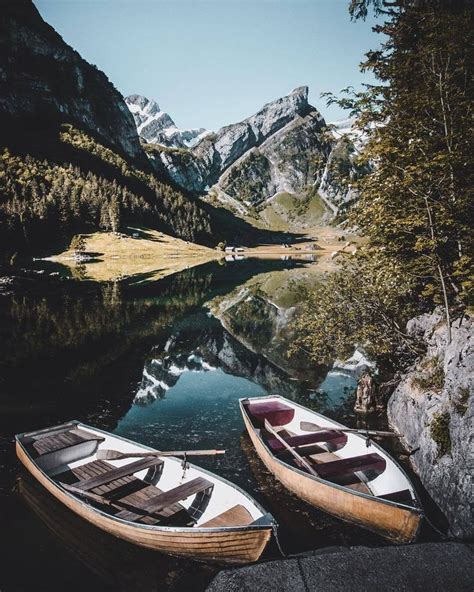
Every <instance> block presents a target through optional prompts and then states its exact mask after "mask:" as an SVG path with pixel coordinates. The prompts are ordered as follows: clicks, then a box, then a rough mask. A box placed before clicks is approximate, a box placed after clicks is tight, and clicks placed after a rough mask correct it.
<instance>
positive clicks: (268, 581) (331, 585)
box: [206, 543, 474, 592]
mask: <svg viewBox="0 0 474 592" xmlns="http://www.w3.org/2000/svg"><path fill="white" fill-rule="evenodd" d="M472 558H473V557H472V547H470V546H468V545H464V544H461V543H427V544H422V545H402V546H397V547H396V546H393V547H381V548H367V547H352V548H349V549H345V548H344V549H341V548H335V549H320V550H318V551H315V552H313V553H311V554H308V553H306V554H302V555H294V556H291V557H287V558H286V559H280V560H276V561H268V562H264V563H258V564H256V565H249V566H246V567H241V568H238V569H229V570H223V571H221V572H219V573H218V574H217V576H216V577H215V578H214V579H213V580H212V582H211V583H210V584H209V586H208V587H207V589H206V590H207V592H253V591H254V590H258V591H259V592H267V591H268V592H297V591H300V590H302V591H303V590H305V591H307V592H320V591H322V590H324V591H325V592H349V591H351V590H352V591H355V590H371V591H372V592H385V591H387V590H400V591H405V592H425V591H426V590H427V589H429V590H432V591H441V590H457V591H458V592H463V591H466V592H470V591H471V590H472V581H473V578H474V568H473V565H474V564H473V561H472Z"/></svg>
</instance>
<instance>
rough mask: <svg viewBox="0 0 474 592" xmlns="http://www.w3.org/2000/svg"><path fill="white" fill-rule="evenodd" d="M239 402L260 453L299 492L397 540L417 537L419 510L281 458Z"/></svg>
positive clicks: (331, 511)
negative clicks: (354, 489)
mask: <svg viewBox="0 0 474 592" xmlns="http://www.w3.org/2000/svg"><path fill="white" fill-rule="evenodd" d="M240 406H241V412H242V417H243V419H244V423H245V426H246V428H247V432H248V434H249V436H250V439H251V440H252V443H253V445H254V447H255V450H256V452H257V454H258V456H259V457H260V458H261V460H262V461H263V463H264V464H265V466H266V467H267V469H268V470H269V471H270V472H271V473H272V474H273V475H274V476H275V477H276V478H277V479H278V480H279V481H280V482H281V483H283V485H284V486H285V487H286V488H287V489H289V490H290V491H292V492H293V493H294V494H295V495H296V496H298V497H299V498H301V499H303V500H304V501H306V502H308V503H309V504H311V505H313V506H315V507H316V508H319V509H320V510H323V511H325V512H327V513H328V514H332V515H334V516H337V517H338V518H340V519H342V520H345V521H346V522H351V523H353V524H356V525H357V526H362V527H363V528H367V529H368V530H370V531H372V532H375V533H377V534H379V535H381V536H383V537H385V538H387V539H389V540H391V541H394V542H396V543H411V542H413V541H414V540H415V539H416V537H417V534H418V530H419V527H420V524H421V519H422V515H421V513H420V512H419V511H417V510H412V509H410V508H408V507H406V508H405V507H400V506H397V505H395V504H390V503H387V502H384V501H382V500H379V499H376V498H369V497H368V496H363V495H358V494H356V493H354V492H349V491H347V490H346V489H344V488H343V487H340V486H336V485H333V484H331V483H329V482H327V481H323V480H322V479H318V478H316V477H313V476H311V475H309V474H305V473H303V471H300V470H298V469H295V468H293V467H290V466H289V465H287V464H285V463H284V462H282V461H280V460H278V459H277V458H275V457H274V455H273V454H272V453H271V452H270V451H269V450H268V448H267V447H266V446H265V444H264V443H263V441H262V439H261V438H260V436H259V435H258V434H257V432H256V430H255V428H254V426H253V424H252V422H251V421H250V419H249V418H248V416H247V413H246V411H245V409H244V407H243V405H242V402H241V403H240Z"/></svg>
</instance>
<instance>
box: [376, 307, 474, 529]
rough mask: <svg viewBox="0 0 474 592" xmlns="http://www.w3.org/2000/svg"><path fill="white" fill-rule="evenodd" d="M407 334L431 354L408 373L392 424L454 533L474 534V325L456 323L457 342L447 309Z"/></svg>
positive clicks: (391, 410)
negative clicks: (449, 337)
mask: <svg viewBox="0 0 474 592" xmlns="http://www.w3.org/2000/svg"><path fill="white" fill-rule="evenodd" d="M407 331H408V332H409V333H410V334H412V335H416V336H418V337H421V338H422V340H423V341H424V342H425V344H426V346H427V351H426V354H425V356H423V357H422V358H421V359H419V360H417V362H416V363H415V364H414V365H413V366H412V367H411V368H410V369H409V370H408V372H406V373H405V374H404V375H403V376H402V379H401V382H400V384H399V385H398V386H397V388H396V389H395V391H394V392H393V394H392V396H391V397H390V400H389V402H388V407H387V415H388V420H389V423H390V425H391V427H393V428H394V429H395V430H396V431H397V432H398V433H399V434H401V435H402V437H403V441H404V443H405V445H406V446H407V448H408V449H414V450H415V449H416V451H415V452H414V453H413V454H412V455H411V456H410V461H411V463H412V466H413V469H414V470H415V472H416V473H417V474H418V475H419V476H420V479H421V481H422V483H423V485H424V487H425V488H426V490H427V491H428V493H429V494H430V496H431V497H432V498H433V499H434V501H435V502H436V504H437V505H438V506H439V508H440V509H441V511H442V512H443V513H444V514H445V516H446V518H447V520H448V522H449V534H450V535H451V536H453V537H455V538H459V539H467V538H469V537H472V536H474V520H473V511H472V472H473V468H474V429H473V428H474V425H473V417H474V397H472V393H473V391H474V323H473V320H472V319H471V318H470V317H468V316H464V317H462V318H458V319H456V320H455V321H454V322H453V323H452V340H451V343H450V344H448V343H447V327H446V323H445V321H444V318H443V315H442V311H441V310H440V309H436V310H435V311H434V312H433V313H432V314H425V315H421V316H419V317H416V318H414V319H412V320H411V321H410V322H409V323H408V325H407Z"/></svg>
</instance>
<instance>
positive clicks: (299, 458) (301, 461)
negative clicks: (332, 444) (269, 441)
mask: <svg viewBox="0 0 474 592" xmlns="http://www.w3.org/2000/svg"><path fill="white" fill-rule="evenodd" d="M264 425H265V429H266V430H267V432H270V434H272V436H274V437H275V438H276V439H277V440H279V441H280V442H281V443H282V444H283V446H284V447H285V448H286V449H287V450H288V451H289V452H290V453H291V455H292V456H294V458H295V459H296V462H297V463H298V465H299V466H300V467H302V468H304V469H306V470H307V471H308V472H309V473H311V475H314V476H315V477H319V475H318V473H317V472H316V471H315V470H314V469H313V467H312V466H311V465H310V464H309V462H308V461H307V460H305V459H304V458H303V457H302V456H300V455H299V454H298V453H297V452H296V450H295V449H294V448H292V447H291V446H290V445H289V444H287V443H286V440H284V439H283V438H282V437H281V436H280V434H278V433H277V432H276V431H275V430H274V429H273V428H272V426H271V425H270V423H269V422H268V421H267V420H265V424H264Z"/></svg>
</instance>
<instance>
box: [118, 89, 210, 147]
mask: <svg viewBox="0 0 474 592" xmlns="http://www.w3.org/2000/svg"><path fill="white" fill-rule="evenodd" d="M125 103H126V104H127V107H128V108H129V110H130V112H131V113H132V115H133V118H134V120H135V125H136V126H137V131H138V134H139V135H140V136H141V137H142V138H143V139H144V140H146V141H147V142H148V143H150V144H161V145H162V146H167V147H169V148H191V147H192V146H195V145H196V144H197V143H198V142H200V141H201V139H202V138H203V137H204V136H206V135H207V134H209V133H211V132H209V131H207V130H205V129H204V128H202V127H200V128H193V129H184V130H180V129H178V127H177V126H176V124H175V122H174V121H173V119H172V118H171V117H170V115H169V114H168V113H166V112H165V111H162V110H161V109H160V106H159V105H158V103H157V102H156V101H154V100H150V99H147V98H146V97H144V96H142V95H129V96H128V97H126V99H125Z"/></svg>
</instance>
